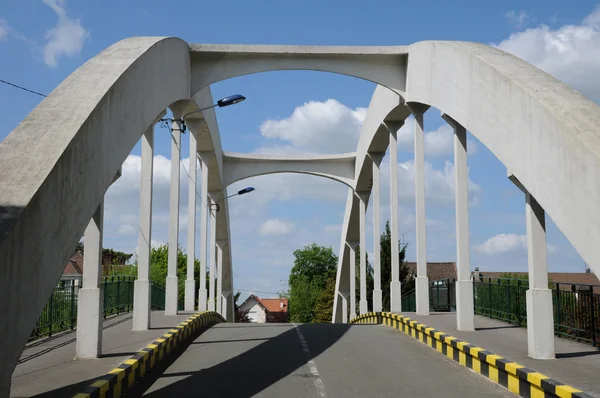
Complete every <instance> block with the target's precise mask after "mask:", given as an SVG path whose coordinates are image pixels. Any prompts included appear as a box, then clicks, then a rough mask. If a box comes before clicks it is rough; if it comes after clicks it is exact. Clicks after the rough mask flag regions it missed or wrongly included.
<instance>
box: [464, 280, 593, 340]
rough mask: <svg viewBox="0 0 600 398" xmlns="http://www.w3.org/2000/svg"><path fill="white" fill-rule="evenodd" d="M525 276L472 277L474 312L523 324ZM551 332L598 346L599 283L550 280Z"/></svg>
mask: <svg viewBox="0 0 600 398" xmlns="http://www.w3.org/2000/svg"><path fill="white" fill-rule="evenodd" d="M528 288H529V282H528V281H527V280H519V279H505V278H497V279H493V278H485V279H480V280H475V281H474V283H473V295H474V301H475V313H476V314H478V315H483V316H487V317H489V318H492V319H498V320H501V321H504V322H507V323H510V324H513V325H518V326H521V327H527V299H526V292H527V289H528ZM549 288H551V289H552V306H553V311H554V314H553V315H554V334H556V335H557V336H559V337H565V338H570V339H575V340H578V341H581V342H584V343H588V344H592V345H593V346H595V347H597V346H600V286H596V285H573V284H570V283H560V282H550V283H549Z"/></svg>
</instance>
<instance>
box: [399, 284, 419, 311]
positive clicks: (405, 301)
mask: <svg viewBox="0 0 600 398" xmlns="http://www.w3.org/2000/svg"><path fill="white" fill-rule="evenodd" d="M401 305H402V311H405V312H415V311H416V310H417V300H416V297H415V289H411V290H410V291H408V292H406V293H404V294H403V295H402V304H401Z"/></svg>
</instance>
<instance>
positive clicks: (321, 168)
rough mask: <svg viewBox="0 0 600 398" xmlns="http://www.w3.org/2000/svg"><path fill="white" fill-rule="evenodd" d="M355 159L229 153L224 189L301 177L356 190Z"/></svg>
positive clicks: (225, 158)
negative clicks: (259, 179) (261, 179)
mask: <svg viewBox="0 0 600 398" xmlns="http://www.w3.org/2000/svg"><path fill="white" fill-rule="evenodd" d="M355 156H356V155H355V154H354V153H346V154H341V155H310V156H293V157H291V156H290V157H288V156H286V157H281V156H265V155H255V154H242V153H231V152H226V153H224V155H223V167H224V172H223V173H224V185H225V186H229V185H231V184H233V183H234V182H237V181H241V180H244V179H246V178H250V177H256V176H260V175H266V174H277V173H298V174H309V175H314V176H318V177H325V178H329V179H331V180H334V181H338V182H341V183H342V184H345V185H347V186H348V187H350V188H354V169H355V166H354V163H355Z"/></svg>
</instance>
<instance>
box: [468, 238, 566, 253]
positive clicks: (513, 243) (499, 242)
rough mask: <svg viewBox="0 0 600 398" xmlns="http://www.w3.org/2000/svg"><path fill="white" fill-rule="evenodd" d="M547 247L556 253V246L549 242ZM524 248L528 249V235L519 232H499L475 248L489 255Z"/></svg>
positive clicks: (549, 250) (550, 251)
mask: <svg viewBox="0 0 600 398" xmlns="http://www.w3.org/2000/svg"><path fill="white" fill-rule="evenodd" d="M546 248H547V250H548V252H549V253H554V252H555V251H556V247H554V246H553V245H550V244H548V245H547V246H546ZM523 249H525V250H527V235H517V234H498V235H496V236H492V237H491V238H489V239H488V240H486V241H485V242H484V243H482V244H481V245H478V246H476V247H475V250H477V251H478V252H480V253H483V254H489V255H493V254H503V253H508V252H513V251H517V250H523Z"/></svg>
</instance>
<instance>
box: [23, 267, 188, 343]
mask: <svg viewBox="0 0 600 398" xmlns="http://www.w3.org/2000/svg"><path fill="white" fill-rule="evenodd" d="M135 279H136V278H135V277H131V276H108V277H104V278H102V282H101V283H100V287H101V289H102V291H103V296H104V298H103V304H104V312H103V316H104V318H105V319H106V318H107V317H110V316H113V315H119V314H123V313H127V312H131V311H132V310H133V286H134V282H135ZM76 282H77V283H76ZM80 287H81V280H70V281H60V282H59V284H58V286H57V287H55V288H54V290H53V292H52V294H51V295H50V298H49V300H48V302H47V303H46V306H45V307H44V309H43V310H42V313H41V315H40V317H39V319H38V321H37V323H36V325H35V327H34V329H33V331H32V333H31V336H30V337H29V341H33V340H37V339H39V338H42V337H52V336H53V335H55V334H57V333H60V332H64V331H67V330H73V329H75V327H76V326H77V298H78V292H79V288H80ZM150 307H151V309H153V310H164V309H165V288H164V286H162V285H160V284H159V283H156V282H154V281H151V283H150ZM178 309H179V310H180V311H181V310H183V303H182V302H181V301H179V304H178Z"/></svg>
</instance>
